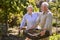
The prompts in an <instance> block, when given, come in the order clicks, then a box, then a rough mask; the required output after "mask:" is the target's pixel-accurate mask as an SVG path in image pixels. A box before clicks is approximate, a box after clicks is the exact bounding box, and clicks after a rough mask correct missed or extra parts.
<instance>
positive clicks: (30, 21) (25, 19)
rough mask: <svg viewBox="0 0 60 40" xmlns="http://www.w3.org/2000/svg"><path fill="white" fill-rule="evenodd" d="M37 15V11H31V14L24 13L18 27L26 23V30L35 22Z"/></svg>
mask: <svg viewBox="0 0 60 40" xmlns="http://www.w3.org/2000/svg"><path fill="white" fill-rule="evenodd" d="M37 17H38V14H37V13H33V12H32V15H29V14H28V13H27V14H25V15H24V17H23V20H22V22H21V25H20V28H23V27H24V26H25V23H27V28H26V30H28V29H31V27H32V26H33V25H35V24H36V19H37Z"/></svg>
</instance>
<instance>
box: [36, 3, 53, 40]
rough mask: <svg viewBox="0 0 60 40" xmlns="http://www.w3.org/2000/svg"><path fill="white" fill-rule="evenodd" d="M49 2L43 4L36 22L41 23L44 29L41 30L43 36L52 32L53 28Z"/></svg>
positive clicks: (47, 39)
mask: <svg viewBox="0 0 60 40" xmlns="http://www.w3.org/2000/svg"><path fill="white" fill-rule="evenodd" d="M48 7H49V4H48V3H47V2H43V3H42V4H41V11H42V12H39V17H38V18H37V22H36V24H39V25H40V27H41V29H42V31H41V32H40V34H41V36H43V37H44V36H46V35H50V34H51V30H52V13H51V12H50V10H49V9H48ZM42 40H49V38H43V39H42Z"/></svg>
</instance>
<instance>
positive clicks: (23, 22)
mask: <svg viewBox="0 0 60 40" xmlns="http://www.w3.org/2000/svg"><path fill="white" fill-rule="evenodd" d="M25 22H26V19H25V16H24V17H23V19H22V22H21V25H20V29H21V28H23V27H24V26H25Z"/></svg>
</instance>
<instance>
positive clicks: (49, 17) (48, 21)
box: [44, 14, 52, 28]
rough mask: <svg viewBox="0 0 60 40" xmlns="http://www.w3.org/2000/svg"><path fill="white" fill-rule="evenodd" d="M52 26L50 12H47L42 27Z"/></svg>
mask: <svg viewBox="0 0 60 40" xmlns="http://www.w3.org/2000/svg"><path fill="white" fill-rule="evenodd" d="M51 26H52V14H48V16H47V19H46V22H45V25H44V28H48V27H51Z"/></svg>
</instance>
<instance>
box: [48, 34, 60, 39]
mask: <svg viewBox="0 0 60 40" xmlns="http://www.w3.org/2000/svg"><path fill="white" fill-rule="evenodd" d="M49 40H60V34H58V35H56V34H53V36H50V38H49Z"/></svg>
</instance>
